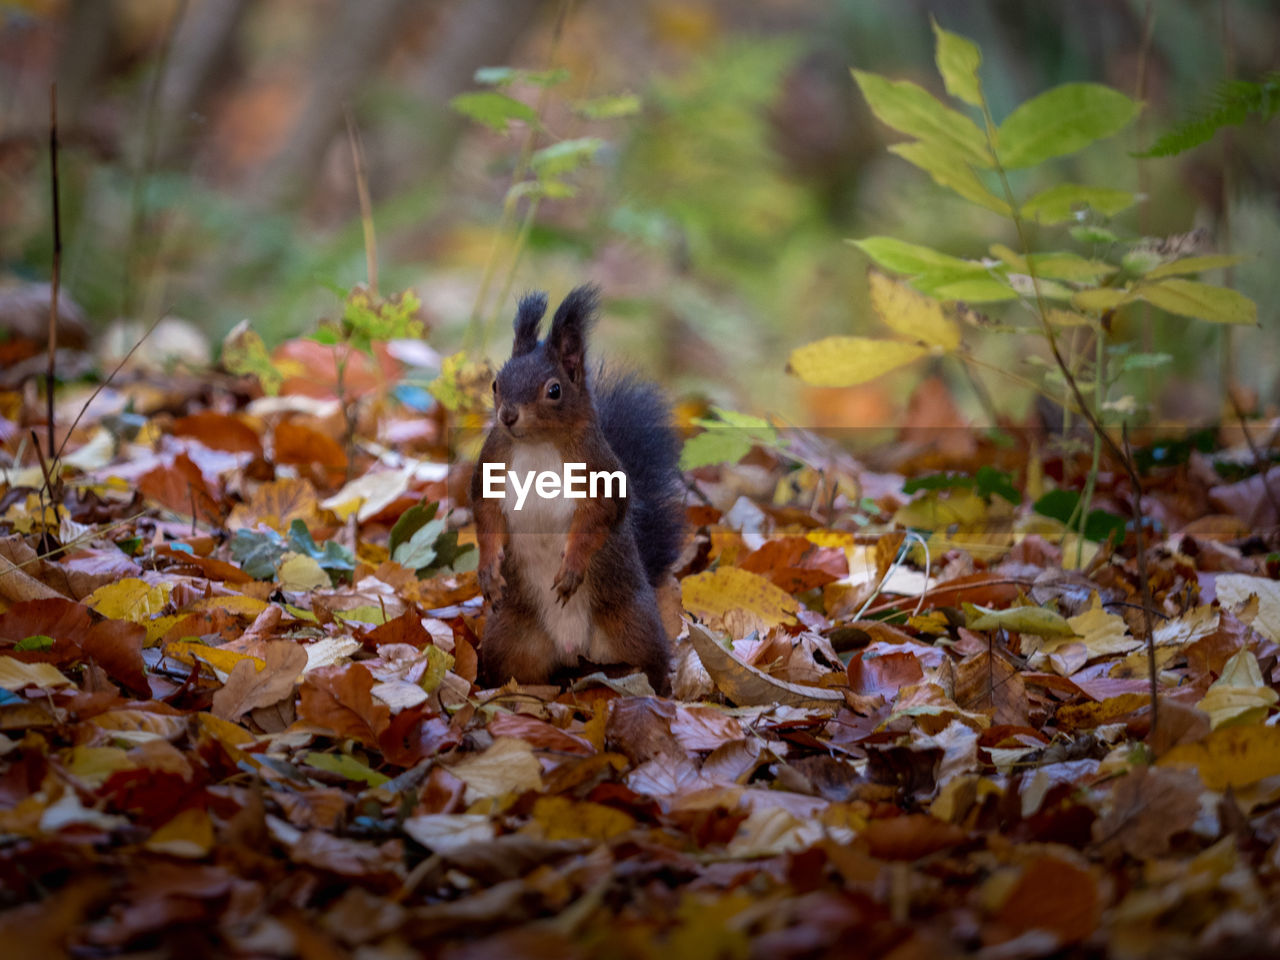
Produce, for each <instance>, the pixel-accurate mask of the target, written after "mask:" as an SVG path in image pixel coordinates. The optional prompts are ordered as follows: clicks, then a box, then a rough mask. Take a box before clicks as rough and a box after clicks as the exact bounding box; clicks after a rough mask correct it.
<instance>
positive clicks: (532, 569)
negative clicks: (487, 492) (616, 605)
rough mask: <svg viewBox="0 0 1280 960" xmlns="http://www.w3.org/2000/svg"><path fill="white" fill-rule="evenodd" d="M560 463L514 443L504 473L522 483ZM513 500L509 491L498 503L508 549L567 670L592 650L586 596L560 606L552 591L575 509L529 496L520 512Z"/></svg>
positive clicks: (549, 449)
mask: <svg viewBox="0 0 1280 960" xmlns="http://www.w3.org/2000/svg"><path fill="white" fill-rule="evenodd" d="M563 468H564V460H563V459H562V458H561V457H560V451H558V450H557V449H556V448H555V447H554V446H552V445H551V444H549V443H516V444H514V445H513V447H512V451H511V462H510V463H509V464H508V465H507V469H509V470H512V471H515V472H516V474H517V475H518V476H519V477H521V478H522V482H523V478H524V477H527V476H531V475H537V474H538V473H541V472H542V471H551V472H553V473H556V474H560V473H561V472H562V471H563ZM515 504H516V500H515V497H514V496H513V495H512V491H511V490H509V489H508V491H507V497H506V499H505V500H503V501H502V512H503V514H504V515H505V517H506V521H507V531H508V532H509V533H510V538H509V540H508V545H507V549H509V550H510V551H511V552H512V553H513V554H514V558H515V559H516V561H517V563H519V565H520V569H521V571H522V572H523V573H524V576H525V579H526V580H527V582H528V586H529V589H530V590H531V591H532V593H533V597H534V601H535V603H536V604H537V606H538V614H539V616H540V618H541V620H542V626H543V627H544V628H545V629H546V631H547V634H548V635H549V636H550V637H551V639H552V641H553V642H554V643H555V647H556V652H557V653H558V654H559V655H560V659H561V661H562V662H564V663H566V664H572V663H574V662H576V661H577V659H578V657H580V656H586V655H587V652H588V650H590V648H591V639H592V623H591V607H590V602H589V599H588V593H587V590H586V589H585V586H584V587H580V588H579V589H578V592H577V593H575V594H574V595H573V596H572V597H570V598H569V602H568V603H566V604H564V605H561V603H560V597H559V595H558V594H557V593H556V591H555V590H554V589H553V588H552V584H553V583H554V582H555V579H556V574H557V573H558V572H559V570H560V563H561V561H562V560H563V559H564V547H565V541H566V540H567V539H568V536H569V524H570V523H572V522H573V512H574V509H575V507H576V503H575V502H574V501H573V500H570V499H568V498H565V497H559V496H557V497H545V498H544V497H540V496H538V494H537V492H536V491H535V490H532V489H531V490H530V491H529V495H528V496H527V497H526V498H525V501H524V504H523V507H522V509H520V510H517V509H516V508H515Z"/></svg>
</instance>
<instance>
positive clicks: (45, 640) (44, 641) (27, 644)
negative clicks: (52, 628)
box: [13, 633, 53, 650]
mask: <svg viewBox="0 0 1280 960" xmlns="http://www.w3.org/2000/svg"><path fill="white" fill-rule="evenodd" d="M52 646H53V637H46V636H45V635H44V634H43V633H37V634H34V635H33V636H30V637H23V638H22V639H21V640H19V641H18V642H17V643H15V644H14V645H13V649H15V650H48V649H49V648H51V647H52Z"/></svg>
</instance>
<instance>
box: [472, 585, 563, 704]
mask: <svg viewBox="0 0 1280 960" xmlns="http://www.w3.org/2000/svg"><path fill="white" fill-rule="evenodd" d="M479 659H480V662H479V670H478V673H479V677H478V679H479V680H480V682H481V683H483V684H485V685H487V686H491V687H500V686H502V684H504V683H506V682H507V681H508V680H510V679H511V678H512V677H514V678H515V679H516V680H517V681H518V682H520V683H547V682H548V681H550V679H551V675H552V673H554V672H555V669H556V667H557V665H558V664H557V662H556V656H555V645H554V643H553V642H552V640H551V637H550V636H548V635H547V632H546V631H545V630H544V629H543V628H542V624H541V623H540V622H539V621H538V618H537V615H536V614H534V613H532V612H531V611H528V610H521V609H518V608H517V607H516V606H514V605H510V606H508V605H503V606H501V607H499V608H498V610H497V611H495V612H491V613H490V614H489V616H488V618H487V619H486V621H485V625H484V634H483V636H481V638H480V650H479Z"/></svg>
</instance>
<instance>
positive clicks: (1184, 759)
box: [1159, 724, 1280, 790]
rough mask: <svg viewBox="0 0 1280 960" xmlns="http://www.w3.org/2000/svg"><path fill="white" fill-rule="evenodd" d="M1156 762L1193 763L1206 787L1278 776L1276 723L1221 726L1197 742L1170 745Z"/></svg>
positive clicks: (1279, 739)
mask: <svg viewBox="0 0 1280 960" xmlns="http://www.w3.org/2000/svg"><path fill="white" fill-rule="evenodd" d="M1159 766H1162V767H1195V768H1196V769H1197V770H1198V771H1199V773H1200V779H1201V780H1203V781H1204V785H1205V786H1206V787H1208V788H1209V789H1210V790H1226V789H1227V787H1246V786H1248V785H1249V784H1251V783H1257V782H1258V781H1259V780H1265V779H1266V778H1267V777H1275V776H1280V727H1264V726H1261V725H1257V724H1255V725H1252V726H1245V727H1223V728H1221V729H1218V730H1214V731H1213V732H1212V733H1210V734H1209V735H1208V736H1207V737H1205V738H1204V739H1203V740H1201V741H1200V742H1198V743H1184V744H1179V745H1178V746H1176V747H1174V748H1173V749H1172V750H1170V751H1169V752H1168V753H1166V754H1165V755H1164V756H1163V757H1161V758H1160V760H1159Z"/></svg>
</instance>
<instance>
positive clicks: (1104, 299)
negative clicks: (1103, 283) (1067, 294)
mask: <svg viewBox="0 0 1280 960" xmlns="http://www.w3.org/2000/svg"><path fill="white" fill-rule="evenodd" d="M1131 299H1133V297H1132V294H1131V293H1130V292H1129V291H1128V290H1115V289H1113V288H1111V287H1102V288H1100V289H1097V290H1080V291H1079V292H1077V293H1074V294H1072V296H1071V305H1072V306H1073V307H1075V308H1076V309H1077V310H1084V311H1085V312H1086V313H1105V312H1106V311H1108V310H1114V309H1115V308H1116V307H1119V306H1120V305H1122V304H1125V303H1128V302H1129V301H1130V300H1131Z"/></svg>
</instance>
